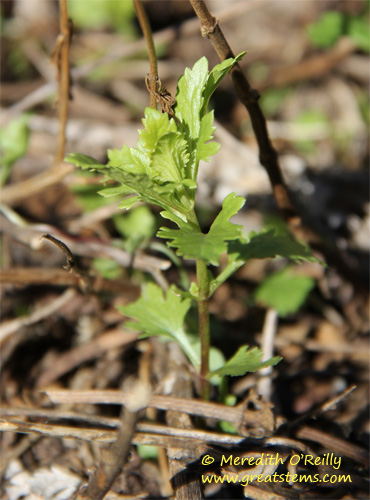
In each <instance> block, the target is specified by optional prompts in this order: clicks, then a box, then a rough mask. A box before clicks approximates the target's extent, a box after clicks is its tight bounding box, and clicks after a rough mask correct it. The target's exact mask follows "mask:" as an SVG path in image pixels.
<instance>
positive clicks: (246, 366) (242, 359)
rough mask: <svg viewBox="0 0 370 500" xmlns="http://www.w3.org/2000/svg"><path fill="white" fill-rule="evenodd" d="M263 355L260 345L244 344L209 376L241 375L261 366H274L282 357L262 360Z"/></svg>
mask: <svg viewBox="0 0 370 500" xmlns="http://www.w3.org/2000/svg"><path fill="white" fill-rule="evenodd" d="M262 356H263V352H262V351H261V349H259V348H258V347H253V348H252V349H248V346H247V345H244V346H242V347H240V348H239V349H238V351H237V352H236V353H235V354H234V356H233V357H232V358H230V359H229V360H228V361H227V362H226V363H225V364H224V366H223V367H222V368H219V369H218V370H215V371H213V372H211V373H210V374H209V378H211V377H213V376H214V375H218V376H220V377H225V376H227V375H230V376H231V377H239V376H241V375H244V374H245V373H247V372H255V371H257V370H260V369H261V368H266V367H268V366H274V365H276V364H277V363H279V361H281V359H282V358H281V357H280V356H275V357H273V358H270V359H268V360H267V361H261V358H262Z"/></svg>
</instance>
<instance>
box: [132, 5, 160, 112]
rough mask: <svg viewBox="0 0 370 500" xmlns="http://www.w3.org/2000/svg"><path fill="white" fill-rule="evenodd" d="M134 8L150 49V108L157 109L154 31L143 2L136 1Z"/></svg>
mask: <svg viewBox="0 0 370 500" xmlns="http://www.w3.org/2000/svg"><path fill="white" fill-rule="evenodd" d="M134 7H135V11H136V15H137V18H138V21H139V24H140V28H141V31H142V32H143V35H144V38H145V40H146V44H147V47H148V54H149V64H150V76H149V88H150V107H151V108H154V109H157V101H156V99H155V95H156V92H157V82H158V63H157V54H156V53H155V47H154V41H153V36H152V30H151V28H150V23H149V20H148V17H147V15H146V12H145V9H144V7H143V4H142V2H141V0H134Z"/></svg>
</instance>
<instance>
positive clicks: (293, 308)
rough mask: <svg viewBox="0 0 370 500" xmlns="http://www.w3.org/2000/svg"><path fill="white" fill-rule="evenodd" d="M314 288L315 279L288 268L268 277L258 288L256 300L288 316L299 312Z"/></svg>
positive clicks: (281, 314)
mask: <svg viewBox="0 0 370 500" xmlns="http://www.w3.org/2000/svg"><path fill="white" fill-rule="evenodd" d="M314 286H315V280H314V279H313V278H311V277H309V276H302V275H298V274H295V273H294V272H293V270H292V269H291V268H289V267H288V268H285V269H282V270H281V271H278V272H276V273H274V274H272V275H271V276H268V277H267V278H266V279H265V280H264V281H263V282H262V283H261V285H260V286H259V287H258V288H257V290H256V292H255V298H256V301H257V302H259V303H261V304H262V305H264V306H267V307H273V308H274V309H276V310H277V312H278V313H279V315H280V316H286V315H287V314H293V313H295V312H297V311H298V309H299V308H300V307H301V305H302V304H303V303H304V301H305V300H306V298H307V296H308V294H309V293H310V291H311V290H312V288H313V287H314Z"/></svg>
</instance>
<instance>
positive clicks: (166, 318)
mask: <svg viewBox="0 0 370 500" xmlns="http://www.w3.org/2000/svg"><path fill="white" fill-rule="evenodd" d="M190 304H191V300H190V299H183V298H182V297H179V296H177V295H175V293H174V291H173V289H169V290H168V291H167V292H166V293H163V291H162V290H161V289H160V288H159V286H158V285H155V284H154V283H148V284H147V285H146V287H145V288H144V290H143V293H142V296H141V297H140V298H139V299H138V300H137V301H136V302H134V303H132V304H129V305H128V306H124V307H122V306H120V307H118V310H119V311H120V312H122V313H123V314H125V315H126V316H129V317H130V318H133V319H135V320H136V322H133V321H129V322H127V323H126V325H127V326H128V327H129V328H132V329H133V330H135V331H140V332H142V335H141V337H142V338H145V337H149V336H151V335H159V336H163V337H167V338H171V339H173V340H176V341H177V342H178V343H179V344H180V346H181V347H182V349H183V350H184V352H185V354H186V355H187V356H188V358H189V359H190V361H191V362H192V364H193V365H194V366H196V367H197V368H198V367H199V364H200V354H199V352H197V350H195V349H194V347H193V346H192V344H191V341H190V339H189V338H188V336H187V334H186V333H185V331H184V329H183V325H184V321H185V316H186V314H187V312H188V311H189V309H190Z"/></svg>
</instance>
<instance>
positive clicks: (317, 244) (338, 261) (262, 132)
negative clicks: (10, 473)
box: [190, 0, 369, 290]
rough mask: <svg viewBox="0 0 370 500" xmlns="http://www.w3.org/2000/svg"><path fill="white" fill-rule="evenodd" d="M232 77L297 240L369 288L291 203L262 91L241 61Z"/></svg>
mask: <svg viewBox="0 0 370 500" xmlns="http://www.w3.org/2000/svg"><path fill="white" fill-rule="evenodd" d="M190 3H191V5H192V7H193V9H194V11H195V13H196V15H197V17H198V19H199V21H200V23H201V33H202V36H203V37H205V38H208V39H209V40H210V42H211V43H212V46H213V48H214V49H215V51H216V52H217V55H218V56H219V58H220V59H221V60H222V61H223V60H225V59H227V58H230V57H232V58H234V57H235V56H234V53H233V51H232V50H231V47H230V46H229V44H228V42H227V40H226V38H225V36H224V34H223V32H222V30H221V28H220V25H219V21H218V19H217V18H216V17H214V16H213V15H212V14H211V13H210V12H209V10H208V8H207V6H206V4H205V2H204V1H203V0H190ZM230 76H231V79H232V81H233V84H234V87H235V91H236V93H237V95H238V97H239V99H240V101H241V102H242V104H243V105H244V106H245V107H246V109H247V111H248V113H249V116H250V119H251V123H252V127H253V131H254V134H255V137H256V140H257V143H258V148H259V160H260V163H261V165H262V166H263V167H265V169H266V172H267V174H268V177H269V179H270V183H271V186H272V190H273V194H274V198H275V201H276V204H277V206H278V208H279V209H280V211H281V213H282V215H283V216H284V218H285V220H286V222H287V225H288V227H289V229H290V230H291V232H292V233H293V234H294V236H295V237H296V238H297V239H299V240H302V241H305V242H307V243H308V244H310V245H312V247H313V248H315V249H317V250H318V251H319V252H320V253H322V254H323V255H324V256H325V258H326V260H327V262H328V263H329V264H330V265H332V266H333V267H335V268H336V269H338V271H339V272H340V273H341V274H342V275H343V276H344V277H345V278H346V279H347V280H348V281H349V282H350V283H356V285H357V286H358V287H361V288H362V289H366V290H367V289H368V286H369V284H368V281H367V280H366V281H365V280H364V276H363V273H362V270H361V269H358V267H356V264H355V263H354V264H352V263H351V261H349V260H348V259H347V258H346V256H345V255H344V254H343V252H342V251H341V250H340V249H339V248H338V247H337V246H336V245H334V244H333V242H331V241H328V240H327V239H325V238H323V237H322V235H319V234H318V233H316V232H315V230H313V229H311V228H310V227H309V226H308V225H306V221H303V220H302V217H301V215H300V214H299V213H298V210H297V208H296V206H295V205H294V204H293V202H292V199H291V196H290V193H289V190H288V188H287V186H286V184H285V182H284V179H283V176H282V173H281V169H280V166H279V161H278V155H277V152H276V150H275V149H274V147H273V145H272V143H271V140H270V138H269V134H268V130H267V126H266V119H265V116H264V114H263V112H262V110H261V107H260V105H259V103H258V100H259V98H260V94H259V92H258V91H257V90H256V89H253V88H252V87H251V85H250V83H249V81H248V80H247V78H246V76H245V75H244V73H243V72H242V70H241V68H240V65H239V64H238V63H237V64H235V65H234V66H233V68H232V69H231V70H230Z"/></svg>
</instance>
